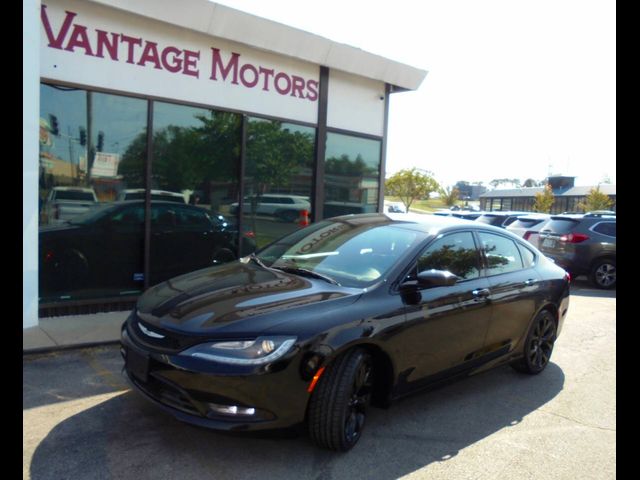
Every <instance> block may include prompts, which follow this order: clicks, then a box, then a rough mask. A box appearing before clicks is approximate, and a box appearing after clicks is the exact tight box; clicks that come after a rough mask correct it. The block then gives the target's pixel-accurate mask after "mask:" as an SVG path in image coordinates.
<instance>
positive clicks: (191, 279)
mask: <svg viewBox="0 0 640 480" xmlns="http://www.w3.org/2000/svg"><path fill="white" fill-rule="evenodd" d="M568 303H569V279H568V276H567V274H566V272H565V271H564V270H562V269H561V268H559V267H557V266H556V265H554V264H553V263H552V262H551V261H549V260H547V259H546V258H545V257H544V256H543V255H541V254H540V252H538V251H537V250H536V249H535V248H534V247H532V246H531V245H530V244H528V243H527V242H525V241H523V240H522V239H520V238H519V237H516V236H515V235H512V234H511V233H509V232H506V231H505V230H504V229H501V228H497V227H492V226H489V225H483V224H480V223H476V222H469V221H466V220H460V219H455V218H450V217H438V216H433V215H425V216H412V215H411V214H401V215H393V214H388V215H385V214H360V215H347V216H343V217H337V218H333V219H329V220H325V221H321V222H318V223H316V224H313V225H311V226H309V227H307V228H304V229H302V230H298V231H296V232H294V233H292V234H290V235H288V236H286V237H284V238H282V239H280V240H278V241H276V242H275V243H272V244H271V245H269V246H267V247H265V248H264V249H262V250H261V251H259V252H258V253H257V254H253V255H250V256H247V257H244V258H241V259H240V260H238V261H235V262H231V263H227V264H224V265H219V266H215V267H211V268H207V269H204V270H200V271H197V272H193V273H190V274H187V275H183V276H180V277H177V278H174V279H172V280H169V281H166V282H164V283H162V284H159V285H157V286H155V287H153V288H151V289H150V290H148V291H147V292H146V293H145V294H144V295H143V296H142V297H141V298H140V299H139V301H138V304H137V306H136V308H135V309H134V310H133V312H132V313H131V315H130V317H129V318H128V320H127V321H126V322H125V324H124V325H123V329H122V337H121V342H122V354H123V356H124V358H125V371H126V374H127V376H128V378H129V379H130V381H131V383H132V384H133V385H134V386H135V387H136V389H137V390H139V391H140V392H141V393H142V394H144V395H145V396H146V397H147V398H148V399H150V400H152V401H154V402H155V403H156V404H157V405H159V406H160V407H162V408H163V409H165V410H166V411H168V412H170V413H172V414H173V415H174V416H175V417H177V418H178V419H180V420H183V421H185V422H189V423H192V424H196V425H200V426H205V427H209V428H213V429H218V430H227V431H249V430H252V431H257V430H267V429H269V430H270V429H279V428H285V427H292V426H296V425H301V424H303V425H306V428H307V429H308V432H309V434H310V436H311V438H312V440H313V441H314V442H315V443H316V444H317V445H319V446H321V447H324V448H328V449H332V450H338V451H345V450H348V449H350V448H351V447H353V445H354V444H355V443H356V442H357V441H358V439H359V438H360V435H361V433H362V429H363V426H364V421H365V414H366V410H367V406H368V405H369V404H370V403H372V404H373V405H374V406H386V405H388V404H389V403H390V402H391V401H392V400H393V399H395V398H398V397H401V396H404V395H406V394H408V393H410V392H413V391H416V390H419V389H421V388H424V387H427V386H432V385H434V384H438V383H439V382H441V381H443V380H445V379H448V378H451V377H454V376H455V377H457V376H466V375H471V374H474V373H477V372H480V371H483V370H486V369H488V368H491V367H495V366H497V365H501V364H505V363H510V364H512V365H513V366H514V368H516V369H517V370H519V371H522V372H525V373H529V374H537V373H540V372H541V371H543V370H544V368H545V367H546V365H547V364H548V363H549V359H550V356H551V352H552V350H553V345H554V342H555V339H556V337H557V335H558V334H559V333H560V330H561V328H562V324H563V321H564V319H565V317H566V314H567V308H568Z"/></svg>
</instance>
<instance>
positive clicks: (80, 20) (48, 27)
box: [40, 0, 319, 123]
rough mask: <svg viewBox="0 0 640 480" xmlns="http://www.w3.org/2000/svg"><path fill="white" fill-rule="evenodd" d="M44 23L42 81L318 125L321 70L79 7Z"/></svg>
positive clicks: (62, 5)
mask: <svg viewBox="0 0 640 480" xmlns="http://www.w3.org/2000/svg"><path fill="white" fill-rule="evenodd" d="M40 21H41V35H40V42H41V76H42V77H43V79H51V80H62V81H66V82H72V83H78V84H81V85H86V86H87V87H89V88H90V87H92V86H95V87H101V88H107V89H111V90H117V91H123V92H130V93H136V94H141V95H146V96H147V95H148V96H155V97H164V98H167V99H170V100H184V101H186V102H192V103H199V104H205V105H211V106H212V107H221V108H229V109H233V110H243V111H247V112H255V113H262V114H266V115H270V116H276V117H283V118H288V119H292V120H300V121H306V122H311V123H315V121H316V116H317V100H318V71H319V67H318V66H316V65H312V64H309V63H305V62H300V61H296V60H294V59H290V58H286V57H280V56H278V55H275V54H269V53H265V52H258V51H256V50H253V49H250V48H249V47H246V46H242V45H239V44H233V43H231V42H229V41H227V40H224V39H216V38H213V37H208V36H206V35H204V34H199V33H197V32H192V31H188V30H184V29H181V28H178V27H174V26H171V25H166V24H164V23H160V22H155V21H153V20H150V19H148V18H144V17H136V18H131V16H130V15H125V14H123V13H122V12H119V11H117V10H113V9H110V8H107V7H105V6H101V5H96V4H90V3H85V2H79V1H65V2H58V1H55V0H53V1H52V0H49V1H47V2H46V3H45V2H43V3H42V5H41V10H40Z"/></svg>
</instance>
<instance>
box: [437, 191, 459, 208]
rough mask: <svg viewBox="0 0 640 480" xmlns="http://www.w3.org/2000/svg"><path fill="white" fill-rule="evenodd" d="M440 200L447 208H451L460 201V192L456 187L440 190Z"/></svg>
mask: <svg viewBox="0 0 640 480" xmlns="http://www.w3.org/2000/svg"><path fill="white" fill-rule="evenodd" d="M440 199H441V200H442V201H443V202H444V204H445V205H446V206H447V207H452V206H454V205H455V204H456V203H458V200H459V199H460V190H458V187H446V188H441V189H440Z"/></svg>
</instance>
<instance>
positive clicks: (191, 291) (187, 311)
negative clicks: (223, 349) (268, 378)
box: [137, 260, 362, 334]
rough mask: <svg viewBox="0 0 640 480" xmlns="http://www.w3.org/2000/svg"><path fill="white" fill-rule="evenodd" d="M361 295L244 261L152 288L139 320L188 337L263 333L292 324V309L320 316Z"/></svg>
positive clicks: (141, 306) (139, 310) (139, 311)
mask: <svg viewBox="0 0 640 480" xmlns="http://www.w3.org/2000/svg"><path fill="white" fill-rule="evenodd" d="M361 293H362V290H360V289H353V288H344V287H340V286H337V285H332V284H330V283H328V282H325V281H323V280H318V279H313V278H304V277H301V276H298V275H294V274H290V273H285V272H281V271H279V270H275V269H270V268H265V267H262V266H260V265H257V264H256V263H254V262H245V261H244V260H240V261H235V262H231V263H228V264H224V265H220V266H215V267H211V268H207V269H204V270H198V271H196V272H192V273H189V274H186V275H182V276H180V277H176V278H173V279H171V280H167V281H166V282H163V283H161V284H159V285H157V286H155V287H153V288H151V289H149V290H148V291H147V292H146V293H145V294H144V295H143V296H142V297H141V298H140V299H139V300H138V305H137V315H138V317H139V318H140V319H141V320H142V321H144V322H146V323H149V324H151V325H155V326H157V327H160V328H166V329H169V330H173V331H178V332H184V333H194V334H206V333H210V332H212V331H216V333H225V332H228V333H229V334H239V333H249V332H262V331H265V330H266V329H269V328H272V327H273V326H275V325H277V324H278V323H282V322H286V321H289V320H290V317H291V314H292V309H294V308H295V309H296V312H298V311H299V309H301V308H305V307H306V308H312V309H314V310H316V311H317V308H316V306H317V304H318V303H321V302H330V301H335V300H339V299H345V300H347V301H348V303H351V302H352V301H355V300H356V299H357V298H358V296H359V295H360V294H361ZM299 318H304V316H302V315H301V316H300V317H299Z"/></svg>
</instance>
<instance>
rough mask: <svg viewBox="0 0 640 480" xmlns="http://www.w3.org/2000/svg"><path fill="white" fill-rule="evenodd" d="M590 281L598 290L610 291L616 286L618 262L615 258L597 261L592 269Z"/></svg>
mask: <svg viewBox="0 0 640 480" xmlns="http://www.w3.org/2000/svg"><path fill="white" fill-rule="evenodd" d="M589 280H590V281H591V283H592V284H593V285H595V286H596V287H597V288H601V289H603V290H609V289H611V288H615V286H616V260H615V258H601V259H599V260H596V262H595V263H594V264H593V267H591V272H590V273H589Z"/></svg>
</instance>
